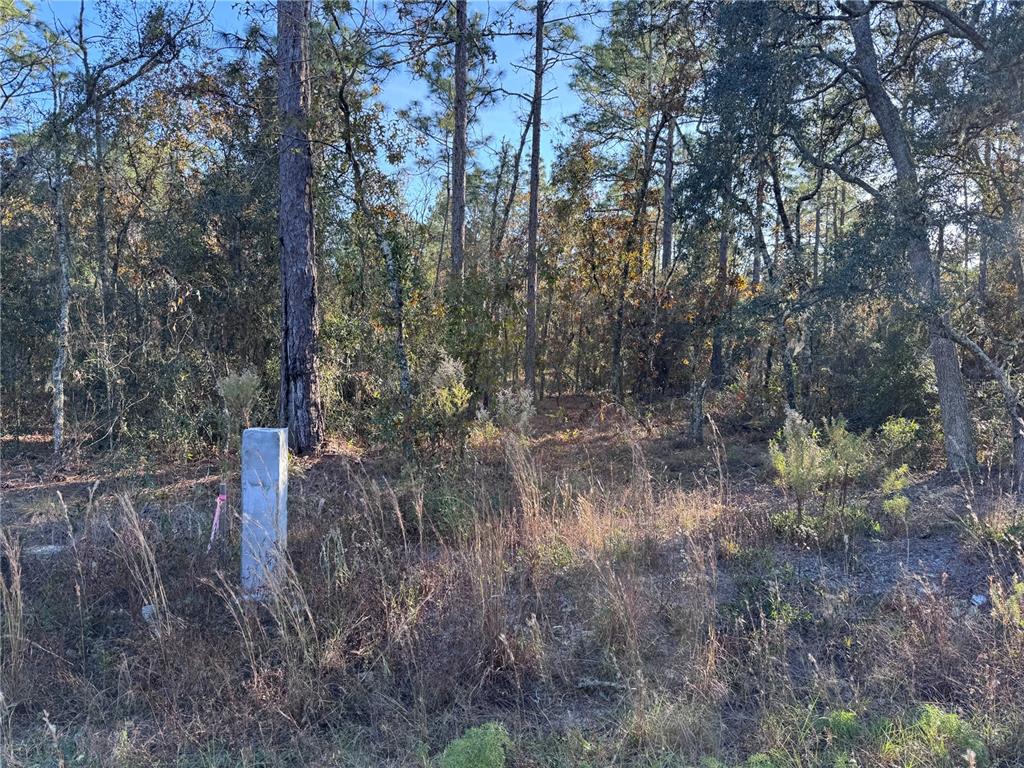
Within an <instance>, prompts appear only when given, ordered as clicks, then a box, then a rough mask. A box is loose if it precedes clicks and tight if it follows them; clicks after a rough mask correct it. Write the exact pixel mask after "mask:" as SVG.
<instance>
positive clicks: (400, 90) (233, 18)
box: [36, 0, 606, 199]
mask: <svg viewBox="0 0 1024 768" xmlns="http://www.w3.org/2000/svg"><path fill="white" fill-rule="evenodd" d="M79 5H80V4H79V0H43V2H39V3H38V5H37V6H36V8H37V13H38V14H39V16H40V17H41V18H42V19H44V20H46V21H47V22H51V21H52V22H61V23H63V24H64V25H71V24H74V23H75V22H76V20H77V18H78V12H79ZM101 5H102V4H98V3H96V2H94V1H93V0H89V1H88V2H86V4H85V17H86V32H87V34H88V32H89V31H90V27H91V29H92V31H94V32H100V31H101V29H100V27H101V25H102V23H103V22H102V19H101V15H100V12H99V8H100V6H101ZM140 5H142V3H140ZM526 6H527V7H526V9H518V8H515V7H514V6H513V4H512V3H509V2H505V1H495V0H469V10H470V13H471V14H481V15H483V16H484V18H485V19H492V18H495V17H498V16H506V15H508V14H512V15H513V18H514V24H515V25H516V27H517V28H519V27H522V28H523V29H526V30H530V29H532V25H533V20H532V17H533V14H532V10H530V9H531V7H532V6H531V4H530V0H526ZM142 7H144V5H142ZM209 7H210V18H211V22H212V26H213V29H214V31H215V32H241V31H242V30H243V29H244V28H245V27H246V25H247V17H246V8H247V7H248V8H249V9H250V10H251V9H253V8H255V9H256V10H257V12H258V13H259V15H260V16H261V17H262V18H265V19H266V20H267V21H270V22H272V20H273V12H272V10H271V5H270V4H269V3H266V2H260V3H257V4H255V5H247V4H246V3H242V2H237V1H236V0H214V1H213V2H212V3H210V5H209ZM574 12H578V6H577V4H576V3H573V2H570V0H555V2H554V3H553V5H552V7H551V9H550V11H549V12H548V18H549V19H557V18H560V17H564V16H567V15H569V14H572V13H574ZM604 18H606V17H605V15H604V14H603V13H600V12H598V14H597V15H596V16H594V17H592V18H588V19H579V20H577V21H576V22H575V26H576V28H577V31H578V34H579V37H580V40H581V42H583V43H586V42H590V41H592V40H594V39H595V38H596V37H597V35H598V29H597V24H600V23H601V21H602V20H603V19H604ZM532 47H533V41H532V39H522V38H518V37H509V36H506V37H498V38H496V41H495V53H496V55H497V63H496V65H495V66H496V68H497V69H499V70H500V71H501V79H500V82H501V86H502V87H503V88H504V89H505V90H507V91H510V92H516V93H523V94H530V93H532V89H533V83H532V73H531V72H530V71H527V70H526V69H524V68H521V67H517V66H515V65H517V64H519V65H523V64H525V65H526V66H532V61H531V60H530V57H531V56H532ZM571 76H572V70H571V65H570V64H569V63H557V64H554V65H553V66H552V67H551V69H550V70H549V71H548V72H547V73H546V75H545V87H544V90H545V93H546V99H545V102H544V105H543V125H544V131H543V134H542V141H541V157H542V158H543V160H544V164H545V166H547V167H550V165H551V161H552V159H553V157H554V155H555V152H556V148H557V146H558V144H559V143H560V142H562V141H563V140H565V139H566V138H567V122H568V118H569V116H571V115H572V114H574V113H575V112H577V111H578V110H579V107H580V100H579V98H578V97H577V95H576V93H575V92H574V91H573V90H572V88H571V87H570V83H571ZM381 99H382V100H383V101H384V103H385V104H386V105H387V106H388V107H389V109H391V110H393V111H398V110H400V109H403V108H406V107H408V106H409V105H410V104H411V103H413V102H414V101H420V102H423V101H425V100H426V99H427V90H426V87H425V86H424V84H423V83H422V82H421V81H419V80H418V79H416V78H415V77H413V76H412V75H411V74H410V73H408V72H403V71H397V72H395V73H393V74H392V75H391V76H390V77H389V79H388V80H387V82H386V83H385V87H384V89H383V91H382V93H381ZM526 109H527V106H526V103H525V102H524V101H523V100H521V99H519V98H516V97H515V96H504V97H500V98H499V99H498V100H497V102H496V103H494V104H493V105H491V106H488V107H487V108H485V109H482V110H479V111H478V112H477V113H476V120H475V122H474V123H473V124H472V125H471V126H470V132H471V143H476V142H480V141H481V140H483V139H485V138H489V139H490V142H489V143H490V144H491V145H492V146H494V147H497V146H498V145H499V144H500V143H501V140H502V138H507V139H509V140H510V141H513V142H517V141H518V139H519V136H520V134H521V132H522V119H523V115H524V114H525V112H526ZM476 160H477V161H478V162H480V163H482V164H484V165H488V164H490V161H491V157H490V155H489V154H488V153H486V152H478V154H477V157H476ZM434 181H435V183H436V181H438V180H434ZM406 186H407V192H408V194H409V196H410V197H411V198H420V199H422V198H423V197H424V196H427V197H429V196H431V195H432V194H434V190H433V189H432V187H434V183H432V182H431V180H429V179H425V178H420V179H416V178H413V177H411V176H407V179H406Z"/></svg>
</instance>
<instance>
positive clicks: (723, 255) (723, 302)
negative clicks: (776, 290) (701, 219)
mask: <svg viewBox="0 0 1024 768" xmlns="http://www.w3.org/2000/svg"><path fill="white" fill-rule="evenodd" d="M729 225H730V221H729V216H728V212H727V210H726V205H725V203H724V201H723V204H722V222H721V226H720V227H719V231H718V274H717V277H716V278H715V304H716V306H715V307H714V312H715V314H716V315H717V316H716V317H715V327H714V329H713V330H712V332H711V365H710V370H711V381H710V385H711V388H712V389H713V390H718V389H721V387H722V384H723V383H724V382H725V355H724V354H723V351H722V345H723V335H724V334H723V332H722V331H723V328H722V325H723V323H724V321H725V313H726V309H727V307H728V303H729V302H728V297H727V295H726V294H727V291H728V288H729Z"/></svg>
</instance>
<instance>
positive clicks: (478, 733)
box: [439, 723, 511, 768]
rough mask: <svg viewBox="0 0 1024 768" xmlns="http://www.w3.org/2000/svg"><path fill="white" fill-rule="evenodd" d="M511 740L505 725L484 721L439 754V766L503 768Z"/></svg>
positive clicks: (444, 767)
mask: <svg viewBox="0 0 1024 768" xmlns="http://www.w3.org/2000/svg"><path fill="white" fill-rule="evenodd" d="M510 746H511V740H510V739H509V736H508V731H507V730H505V726H504V725H501V724H500V723H485V724H484V725H481V726H479V727H477V728H470V729H469V730H468V731H466V732H465V733H464V734H462V736H460V737H459V738H457V739H456V740H455V741H453V742H452V743H451V744H449V745H448V746H447V747H445V750H444V753H443V754H442V755H441V760H440V764H439V765H440V768H504V766H505V752H506V751H507V750H508V748H509V747H510Z"/></svg>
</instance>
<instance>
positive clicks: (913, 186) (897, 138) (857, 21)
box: [850, 0, 977, 471]
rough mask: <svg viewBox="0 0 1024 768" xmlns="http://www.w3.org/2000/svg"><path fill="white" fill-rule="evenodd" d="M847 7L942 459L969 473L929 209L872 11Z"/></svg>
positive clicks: (968, 432)
mask: <svg viewBox="0 0 1024 768" xmlns="http://www.w3.org/2000/svg"><path fill="white" fill-rule="evenodd" d="M851 6H852V7H853V8H854V9H855V10H856V11H857V12H858V15H857V16H855V17H854V18H853V19H852V20H851V21H850V29H851V31H852V33H853V42H854V50H855V53H854V64H855V66H856V67H857V70H858V71H859V73H860V77H861V81H862V85H863V87H864V92H865V95H866V97H867V102H868V107H869V108H870V109H871V113H872V114H873V115H874V118H875V121H876V122H877V123H878V127H879V130H880V131H881V133H882V137H883V138H884V139H885V143H886V146H887V147H888V150H889V155H890V157H891V158H892V161H893V165H894V166H895V168H896V181H897V195H898V199H897V200H896V204H897V206H898V209H897V210H898V214H899V216H900V217H901V219H902V220H903V230H904V237H905V238H906V242H907V254H908V256H909V257H910V264H911V268H912V271H913V274H914V278H915V280H916V282H917V286H918V290H919V292H920V293H921V295H922V298H923V299H924V301H925V302H926V303H927V304H929V305H930V306H931V308H932V310H933V313H942V314H933V317H932V318H931V319H930V320H929V321H928V336H929V341H930V344H929V347H930V351H931V357H932V361H933V363H934V365H935V378H936V383H937V389H938V393H939V410H940V415H941V417H942V431H943V438H944V441H945V447H946V461H947V462H948V464H949V467H950V469H952V470H954V471H964V470H970V469H972V468H973V467H974V466H975V465H976V462H977V455H976V450H975V445H974V434H973V430H972V426H971V421H970V415H969V414H968V411H967V395H966V394H965V392H964V383H963V377H962V375H961V371H960V361H959V359H958V357H957V353H956V346H955V345H954V343H953V341H952V340H950V339H949V338H948V336H946V335H945V334H944V333H943V318H944V316H945V313H944V310H943V309H942V288H941V283H940V279H939V265H938V264H936V263H935V261H934V260H933V259H932V257H931V252H930V245H929V242H928V229H927V218H926V217H927V206H926V204H925V200H924V199H923V195H922V193H921V189H920V184H919V182H918V177H917V167H916V165H915V163H914V158H913V154H912V150H911V147H910V142H909V141H908V139H907V135H906V131H905V130H904V127H903V125H902V123H901V121H900V117H899V113H898V112H897V111H896V108H895V106H894V105H893V103H892V100H891V99H890V98H889V94H888V93H887V92H886V90H885V86H884V84H883V82H882V78H881V76H880V75H879V72H878V60H877V56H876V54H875V44H874V38H873V33H872V30H871V18H870V10H869V7H868V5H867V4H866V3H864V2H861V0H857V2H855V3H851Z"/></svg>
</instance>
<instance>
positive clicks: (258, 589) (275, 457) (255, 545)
mask: <svg viewBox="0 0 1024 768" xmlns="http://www.w3.org/2000/svg"><path fill="white" fill-rule="evenodd" d="M287 547H288V430H287V429H264V428H254V429H247V430H245V432H243V433H242V595H243V597H245V598H247V599H250V600H262V599H264V598H265V597H266V591H267V587H268V586H269V585H270V584H271V583H272V580H273V579H275V578H277V577H278V576H279V568H278V564H279V562H280V561H281V559H282V558H283V557H284V556H285V552H286V550H287Z"/></svg>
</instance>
